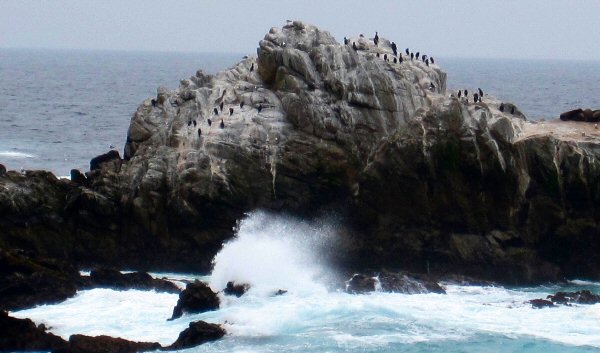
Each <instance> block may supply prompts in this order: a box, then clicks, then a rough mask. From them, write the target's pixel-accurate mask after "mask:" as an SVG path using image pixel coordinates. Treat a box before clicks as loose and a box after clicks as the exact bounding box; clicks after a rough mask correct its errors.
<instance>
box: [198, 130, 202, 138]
mask: <svg viewBox="0 0 600 353" xmlns="http://www.w3.org/2000/svg"><path fill="white" fill-rule="evenodd" d="M198 136H202V130H200V128H198Z"/></svg>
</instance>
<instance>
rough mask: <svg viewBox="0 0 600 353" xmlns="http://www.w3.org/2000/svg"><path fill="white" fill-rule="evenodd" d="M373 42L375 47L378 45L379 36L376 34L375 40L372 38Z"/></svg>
mask: <svg viewBox="0 0 600 353" xmlns="http://www.w3.org/2000/svg"><path fill="white" fill-rule="evenodd" d="M373 42H374V43H375V45H377V44H378V43H379V35H378V34H377V32H375V38H373Z"/></svg>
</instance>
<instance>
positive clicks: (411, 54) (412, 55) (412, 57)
mask: <svg viewBox="0 0 600 353" xmlns="http://www.w3.org/2000/svg"><path fill="white" fill-rule="evenodd" d="M414 58H415V54H414V53H410V60H411V61H412V60H413V59H414Z"/></svg>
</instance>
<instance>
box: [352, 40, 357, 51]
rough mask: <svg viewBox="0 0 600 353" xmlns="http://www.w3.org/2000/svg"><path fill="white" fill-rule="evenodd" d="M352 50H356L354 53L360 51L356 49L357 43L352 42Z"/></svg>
mask: <svg viewBox="0 0 600 353" xmlns="http://www.w3.org/2000/svg"><path fill="white" fill-rule="evenodd" d="M352 49H354V51H357V50H358V48H357V47H356V42H352Z"/></svg>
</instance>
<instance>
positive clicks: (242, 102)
mask: <svg viewBox="0 0 600 353" xmlns="http://www.w3.org/2000/svg"><path fill="white" fill-rule="evenodd" d="M243 107H244V101H241V102H240V109H242V108H243Z"/></svg>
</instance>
